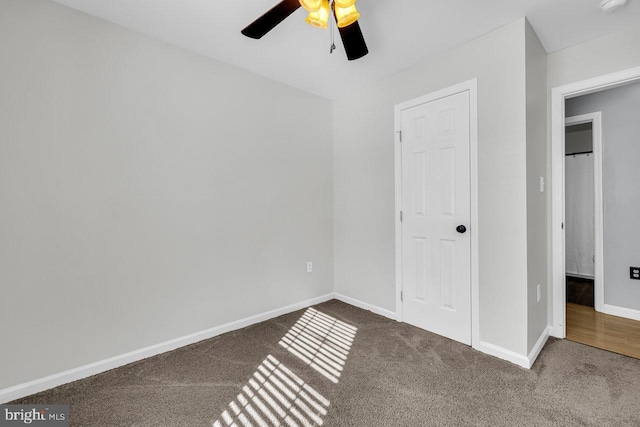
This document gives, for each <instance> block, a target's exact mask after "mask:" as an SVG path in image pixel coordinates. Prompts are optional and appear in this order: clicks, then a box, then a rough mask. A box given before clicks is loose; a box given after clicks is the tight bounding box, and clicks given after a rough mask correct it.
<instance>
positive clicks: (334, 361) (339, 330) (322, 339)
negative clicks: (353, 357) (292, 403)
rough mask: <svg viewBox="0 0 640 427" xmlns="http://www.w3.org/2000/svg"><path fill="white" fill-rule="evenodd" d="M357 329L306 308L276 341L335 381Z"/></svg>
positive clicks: (342, 367) (340, 372) (313, 309)
mask: <svg viewBox="0 0 640 427" xmlns="http://www.w3.org/2000/svg"><path fill="white" fill-rule="evenodd" d="M357 330H358V328H356V327H355V326H351V325H349V324H347V323H344V322H342V321H340V320H337V319H336V318H334V317H331V316H329V315H327V314H324V313H321V312H320V311H318V310H316V309H315V308H309V309H307V311H305V313H304V314H303V315H302V317H301V318H300V319H299V320H298V321H297V322H296V323H295V325H293V326H292V327H291V329H290V330H289V331H288V332H287V334H286V335H285V336H284V337H283V338H282V340H280V343H279V344H280V345H281V346H282V347H284V348H286V349H287V350H288V351H289V352H290V353H292V354H293V355H295V356H296V357H298V358H299V359H300V360H302V361H303V362H305V363H306V364H308V365H309V366H311V367H312V368H313V369H315V370H316V371H318V372H319V373H321V374H322V375H324V376H325V377H326V378H328V379H329V380H331V381H333V382H334V383H337V382H338V378H340V375H341V374H342V370H343V369H344V364H345V362H346V361H347V357H348V356H349V351H350V350H351V345H352V344H353V340H354V338H355V336H356V331H357Z"/></svg>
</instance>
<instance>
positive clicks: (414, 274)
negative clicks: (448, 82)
mask: <svg viewBox="0 0 640 427" xmlns="http://www.w3.org/2000/svg"><path fill="white" fill-rule="evenodd" d="M469 113H470V107H469V91H464V92H461V93H458V94H455V95H451V96H448V97H445V98H441V99H437V100H434V101H431V102H428V103H424V104H421V105H418V106H414V107H412V108H408V109H405V110H402V112H401V130H402V142H401V147H402V148H401V150H402V182H401V185H402V215H403V218H402V289H403V299H402V310H403V320H404V321H405V322H407V323H410V324H412V325H415V326H418V327H420V328H423V329H426V330H429V331H431V332H434V333H436V334H439V335H443V336H445V337H448V338H451V339H453V340H456V341H459V342H462V343H464V344H467V345H471V234H470V232H469V228H470V221H471V201H470V198H471V192H470V162H469V148H470V146H469V144H470V119H469ZM458 226H464V227H465V228H466V231H463V230H462V229H458V230H457V227H458Z"/></svg>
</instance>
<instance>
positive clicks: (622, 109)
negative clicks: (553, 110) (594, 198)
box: [566, 83, 640, 310]
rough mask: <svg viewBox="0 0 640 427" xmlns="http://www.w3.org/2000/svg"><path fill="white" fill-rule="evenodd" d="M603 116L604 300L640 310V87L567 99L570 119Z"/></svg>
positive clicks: (635, 84)
mask: <svg viewBox="0 0 640 427" xmlns="http://www.w3.org/2000/svg"><path fill="white" fill-rule="evenodd" d="M595 111H601V112H602V169H603V170H602V187H603V188H602V195H603V203H604V291H605V293H604V302H605V304H608V305H613V306H617V307H624V308H630V309H633V310H640V281H637V280H631V279H630V278H629V267H631V266H634V267H638V266H640V228H638V218H640V191H639V190H638V184H639V183H640V167H638V159H640V121H639V120H638V118H640V83H634V84H630V85H627V86H623V87H619V88H616V89H610V90H606V91H603V92H598V93H593V94H590V95H585V96H581V97H578V98H573V99H569V100H567V101H566V114H567V116H577V115H579V114H586V113H592V112H595Z"/></svg>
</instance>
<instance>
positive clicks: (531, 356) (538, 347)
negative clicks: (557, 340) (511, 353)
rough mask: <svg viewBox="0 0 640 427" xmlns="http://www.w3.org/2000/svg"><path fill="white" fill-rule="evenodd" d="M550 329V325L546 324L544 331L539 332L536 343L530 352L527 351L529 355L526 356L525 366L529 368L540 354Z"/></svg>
mask: <svg viewBox="0 0 640 427" xmlns="http://www.w3.org/2000/svg"><path fill="white" fill-rule="evenodd" d="M550 330H551V327H550V326H547V327H546V328H544V331H542V334H540V338H538V341H537V342H536V344H535V345H534V346H533V348H532V349H531V352H530V353H529V357H528V359H529V366H527V368H529V369H530V368H531V367H532V366H533V364H534V363H535V361H536V359H537V358H538V356H539V355H540V352H541V351H542V349H543V347H544V345H545V344H546V343H547V340H548V339H549V332H550Z"/></svg>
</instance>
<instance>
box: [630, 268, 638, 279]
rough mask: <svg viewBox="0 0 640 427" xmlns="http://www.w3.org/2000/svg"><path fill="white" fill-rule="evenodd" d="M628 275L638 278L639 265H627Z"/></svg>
mask: <svg viewBox="0 0 640 427" xmlns="http://www.w3.org/2000/svg"><path fill="white" fill-rule="evenodd" d="M629 277H631V279H633V280H640V267H629Z"/></svg>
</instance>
